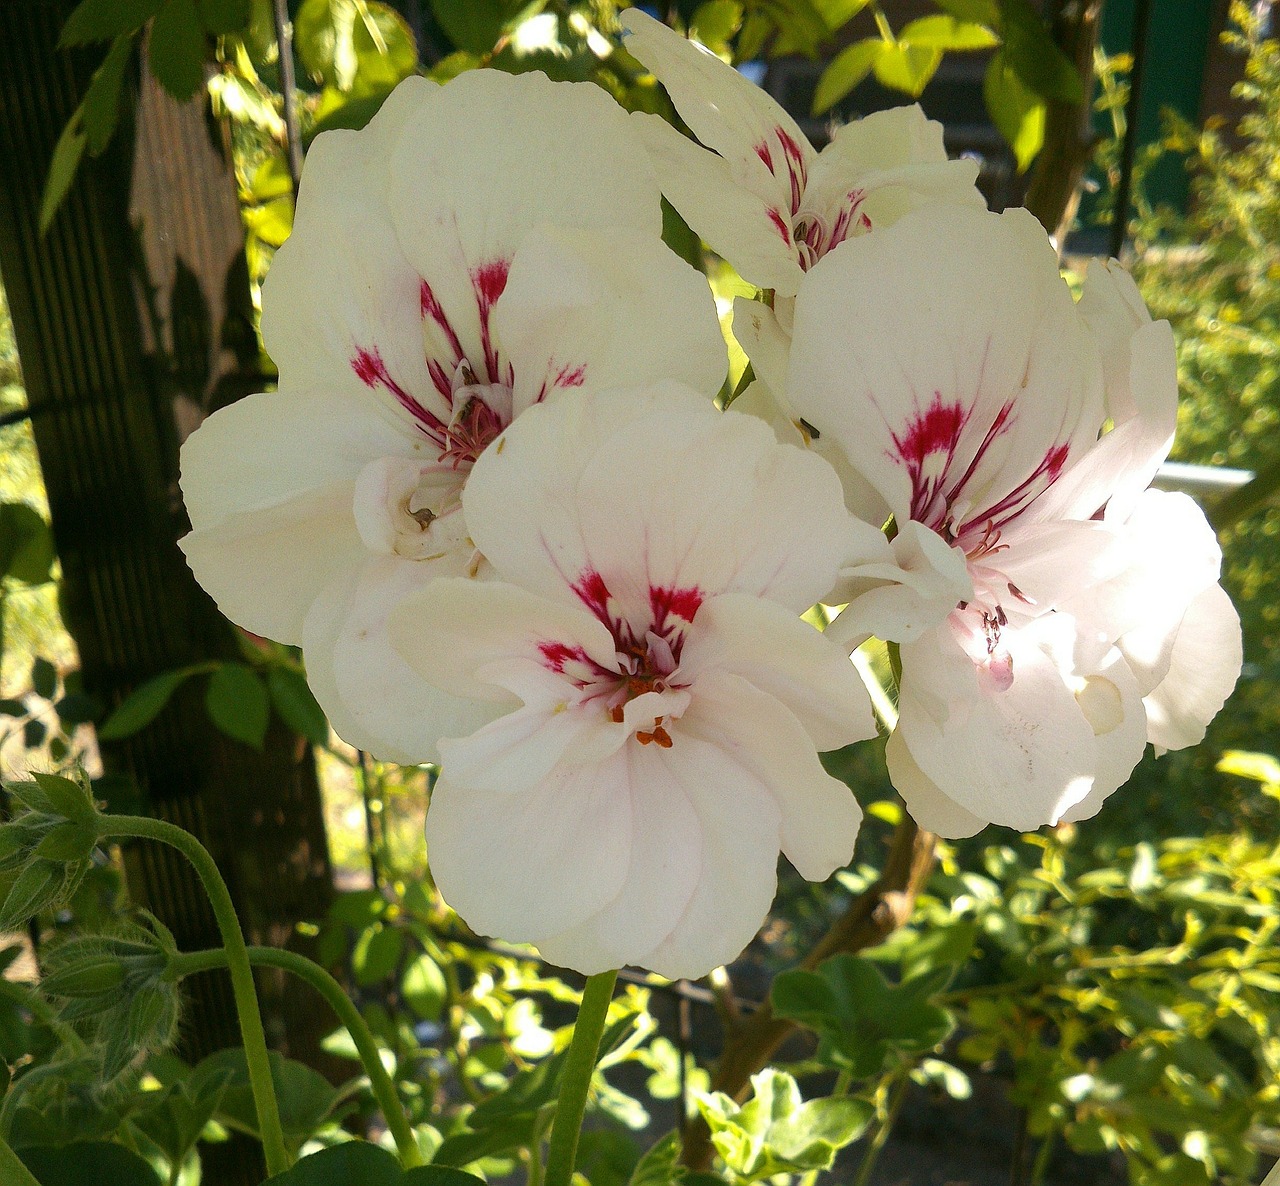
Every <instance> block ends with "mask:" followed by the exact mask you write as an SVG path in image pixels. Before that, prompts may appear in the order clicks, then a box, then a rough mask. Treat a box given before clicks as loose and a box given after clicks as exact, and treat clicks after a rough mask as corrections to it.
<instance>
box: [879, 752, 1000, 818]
mask: <svg viewBox="0 0 1280 1186" xmlns="http://www.w3.org/2000/svg"><path fill="white" fill-rule="evenodd" d="M884 756H885V760H886V762H887V763H888V765H889V779H890V781H891V782H892V783H893V785H894V787H895V788H897V791H898V793H899V794H900V795H901V796H902V798H903V801H904V802H905V803H906V804H907V811H908V812H909V814H910V815H911V818H912V819H913V820H915V821H916V823H917V824H919V825H920V827H921V828H922V829H923V830H924V831H926V832H936V833H937V834H938V835H939V836H945V837H946V838H947V839H948V840H959V839H961V838H962V837H965V836H976V835H977V834H978V833H979V832H981V831H982V829H983V828H985V827H986V826H987V822H988V821H987V820H984V819H979V818H978V816H976V815H974V814H973V812H971V811H967V810H966V809H965V808H963V807H961V806H960V804H959V803H957V802H956V801H955V800H954V799H951V798H949V797H948V796H946V795H945V794H943V792H942V791H941V790H939V789H938V786H937V784H936V783H934V782H933V781H932V780H931V779H929V778H928V777H926V775H925V774H924V772H923V771H922V770H921V769H920V767H919V766H917V765H916V761H915V759H914V758H913V757H912V756H911V751H910V750H909V749H908V748H907V746H906V743H905V742H904V741H903V740H902V734H901V733H899V732H896V731H895V732H894V733H893V734H892V736H890V738H889V740H888V743H887V744H886V745H885V750H884Z"/></svg>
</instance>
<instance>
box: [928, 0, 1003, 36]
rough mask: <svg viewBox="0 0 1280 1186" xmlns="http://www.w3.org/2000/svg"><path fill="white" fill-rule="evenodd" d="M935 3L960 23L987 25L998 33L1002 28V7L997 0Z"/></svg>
mask: <svg viewBox="0 0 1280 1186" xmlns="http://www.w3.org/2000/svg"><path fill="white" fill-rule="evenodd" d="M934 3H935V4H937V6H938V7H939V8H941V9H942V11H943V12H946V13H949V14H950V15H951V16H953V17H955V18H956V20H958V21H971V22H972V23H973V24H975V25H986V27H987V28H988V29H994V30H995V31H996V32H999V31H1000V29H1001V28H1002V18H1001V16H1000V5H999V4H998V3H997V2H996V0H934Z"/></svg>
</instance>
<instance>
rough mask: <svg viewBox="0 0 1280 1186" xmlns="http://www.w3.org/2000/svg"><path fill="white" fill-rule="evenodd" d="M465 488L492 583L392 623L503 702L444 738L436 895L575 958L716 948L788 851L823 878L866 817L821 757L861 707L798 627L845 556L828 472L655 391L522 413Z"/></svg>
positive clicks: (408, 609) (406, 611) (455, 678)
mask: <svg viewBox="0 0 1280 1186" xmlns="http://www.w3.org/2000/svg"><path fill="white" fill-rule="evenodd" d="M462 498H463V506H464V509H465V513H466V516H467V522H468V524H469V526H470V528H471V532H472V535H473V538H474V539H475V541H476V544H477V546H478V547H479V548H480V549H481V550H482V551H483V552H484V554H485V555H486V556H487V557H488V559H489V560H490V562H491V563H492V565H493V567H494V569H495V570H496V573H497V576H498V577H499V578H501V579H495V580H492V581H484V582H477V581H467V580H464V579H445V580H440V581H436V582H433V583H432V584H430V585H428V586H426V587H424V588H423V589H422V590H421V591H419V592H417V593H415V594H413V595H412V596H411V597H410V598H408V599H407V600H406V601H405V602H404V603H403V604H402V605H401V606H400V607H399V608H398V609H397V610H396V611H395V613H394V614H393V616H392V619H391V635H392V639H393V641H394V643H395V645H396V646H397V647H398V648H399V650H400V651H401V653H402V654H403V655H404V657H405V658H406V659H407V660H408V661H409V663H410V664H411V665H412V666H413V667H414V668H415V669H416V670H417V671H419V672H420V673H421V674H422V675H423V676H425V677H427V678H429V679H433V680H437V681H439V682H440V683H441V686H442V687H443V688H445V689H447V690H448V691H449V692H450V693H452V694H453V695H456V696H460V697H470V698H473V699H475V700H477V701H479V702H481V703H484V704H487V705H490V706H492V708H493V710H494V711H495V712H499V713H501V714H502V715H500V716H498V718H497V719H496V720H494V721H493V722H492V723H491V724H488V725H486V726H484V727H483V728H481V729H479V730H477V731H476V732H474V733H473V734H471V735H470V736H459V737H458V738H455V739H452V740H445V741H442V742H441V745H440V749H441V754H442V759H443V762H442V770H441V776H440V780H439V781H438V783H437V784H436V787H435V790H434V792H433V795H432V802H431V808H430V811H429V813H428V816H427V844H428V853H429V857H430V861H431V868H432V871H433V874H434V875H435V877H436V880H437V882H438V884H439V886H440V888H441V890H442V892H443V893H444V895H445V897H446V899H447V900H448V901H449V902H450V904H451V905H452V906H453V907H454V908H455V909H456V910H457V911H458V912H459V913H460V914H461V915H462V917H463V918H464V919H466V920H467V922H468V923H469V924H470V925H471V926H472V927H474V928H475V929H476V930H478V931H481V932H483V933H486V934H491V935H500V936H503V937H504V938H507V939H515V940H522V941H527V942H532V943H535V944H537V945H538V947H539V948H540V949H541V950H542V953H543V955H544V956H546V957H547V958H548V959H550V960H551V961H553V962H555V963H558V964H561V965H564V966H568V967H573V968H576V969H577V970H579V971H581V972H586V973H594V972H599V971H602V970H605V969H609V968H615V967H618V966H620V965H622V964H627V963H630V964H639V965H642V966H644V967H647V968H651V969H653V970H654V971H657V972H660V973H661V974H663V975H665V976H670V977H673V978H674V977H691V978H692V977H697V976H701V975H703V974H704V973H706V972H707V971H708V970H710V969H711V968H713V967H715V966H717V965H718V964H721V963H725V962H727V961H729V960H731V959H732V958H733V957H735V956H736V955H737V954H738V953H739V952H740V951H741V950H742V948H743V947H744V946H745V945H746V944H747V943H748V942H749V941H750V939H751V938H752V936H753V935H754V934H755V932H756V930H757V929H758V927H759V926H760V924H761V922H762V921H763V919H764V916H765V914H766V912H767V910H768V908H769V903H770V901H771V900H772V897H773V892H774V886H775V866H776V864H777V858H778V854H779V851H781V852H782V853H783V854H785V855H786V856H787V858H788V859H789V860H790V861H791V862H792V864H794V865H795V866H796V868H797V869H798V870H799V871H800V872H801V873H802V874H803V875H804V876H805V877H808V878H810V879H813V880H817V879H821V878H825V877H826V876H828V875H829V874H830V873H831V872H832V871H833V870H834V869H836V868H838V867H839V866H841V865H843V864H845V863H847V862H848V860H849V859H850V857H851V856H852V853H853V845H854V840H855V837H856V835H857V831H858V823H859V820H860V817H861V812H860V810H859V808H858V805H857V803H856V801H855V800H854V798H853V796H852V795H851V793H850V792H849V790H848V788H847V787H845V786H844V784H842V783H840V782H838V781H837V780H835V779H833V778H831V777H830V776H829V775H827V774H826V773H825V772H824V771H823V769H822V766H821V765H820V763H819V761H818V757H817V754H818V751H820V750H828V749H833V748H836V747H838V746H841V745H845V744H848V743H850V742H852V741H854V740H860V739H863V738H867V737H870V736H871V735H872V734H873V733H874V731H875V727H874V723H873V721H872V716H871V710H870V704H869V700H868V697H867V694H866V691H865V689H864V688H863V687H862V686H861V684H860V683H859V681H858V678H857V676H856V673H854V671H853V668H852V665H851V664H850V663H849V661H848V658H847V654H846V652H845V651H844V650H843V649H842V648H840V647H838V646H836V645H835V644H833V643H831V642H830V641H829V640H828V639H826V638H825V637H824V636H823V635H821V634H820V633H818V632H817V631H816V630H814V629H813V628H812V627H810V626H809V625H808V624H807V623H805V622H804V621H803V620H802V619H801V618H800V617H799V616H798V615H799V614H800V613H801V612H803V611H804V610H805V609H806V608H808V606H810V605H811V604H812V603H813V602H814V601H815V600H816V599H818V598H821V597H822V596H823V595H824V594H825V593H826V592H827V591H828V590H829V589H830V588H831V586H832V584H833V582H834V580H835V578H836V571H837V566H838V564H839V561H840V558H841V557H842V556H843V555H845V554H846V553H847V552H848V551H849V549H850V533H851V531H852V530H853V528H852V527H851V520H850V518H849V516H848V514H847V512H846V511H845V508H844V505H843V500H842V493H841V489H840V483H839V480H838V478H837V477H836V475H835V473H834V472H833V471H832V470H831V468H830V467H829V466H828V465H827V464H826V463H825V462H823V461H822V460H821V459H820V458H818V457H815V456H813V455H811V454H808V453H806V452H804V451H803V450H800V449H795V448H791V447H789V446H784V445H779V444H778V443H777V442H776V441H775V440H774V438H773V436H772V434H771V433H770V432H769V430H768V428H767V427H765V426H764V425H763V424H761V423H760V422H759V421H757V420H756V419H754V418H753V417H747V416H740V415H738V414H736V413H733V412H725V413H720V412H717V411H716V410H715V408H714V407H713V406H711V405H710V404H709V403H707V402H706V401H701V400H699V399H697V398H696V397H695V396H694V394H693V393H692V392H691V391H689V390H688V389H686V388H682V387H680V386H678V385H675V384H667V385H662V386H656V387H649V388H644V389H637V390H633V391H625V390H624V391H614V392H608V393H602V394H599V395H596V396H584V397H582V398H579V399H573V400H560V401H557V402H555V403H551V404H546V405H544V406H542V407H538V408H533V409H531V410H530V411H528V412H527V413H525V414H524V415H523V416H521V417H520V418H519V419H518V420H516V422H515V423H514V424H513V425H512V426H511V427H510V428H509V429H507V430H506V432H505V433H504V434H503V435H502V436H501V437H500V438H499V440H498V443H497V445H495V446H494V447H493V448H491V449H489V450H488V451H487V452H486V453H485V454H484V455H483V456H482V457H481V458H480V460H479V461H478V462H477V463H476V466H475V468H474V470H473V471H472V475H471V479H470V481H469V482H468V483H467V488H466V490H465V491H464V492H463V496H462Z"/></svg>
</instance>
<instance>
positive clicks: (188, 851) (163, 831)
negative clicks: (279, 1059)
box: [98, 815, 290, 1177]
mask: <svg viewBox="0 0 1280 1186" xmlns="http://www.w3.org/2000/svg"><path fill="white" fill-rule="evenodd" d="M98 829H99V830H98V839H99V840H107V839H113V838H118V837H122V836H133V837H137V838H140V839H146V840H158V841H159V842H160V843H161V844H168V845H170V846H171V847H173V848H176V849H177V850H178V851H179V852H180V853H182V855H183V856H185V857H186V858H187V860H189V861H190V862H191V864H192V866H193V867H194V868H195V871H196V874H197V875H198V876H199V878H200V880H201V882H202V883H203V884H204V890H205V893H206V894H208V895H209V903H210V905H211V906H212V907H213V916H214V918H215V919H216V920H217V923H218V933H219V934H221V936H222V942H223V944H224V945H225V946H226V957H227V970H228V971H229V972H230V973H231V989H232V993H233V994H234V997H235V1002H236V1014H237V1016H238V1018H239V1020H240V1040H241V1041H242V1042H243V1044H244V1054H245V1061H246V1063H247V1064H248V1067H249V1086H250V1088H251V1089H252V1091H253V1106H254V1109H255V1111H256V1112H257V1115H258V1131H259V1132H260V1133H261V1134H262V1152H263V1155H264V1156H265V1158H266V1162H267V1176H268V1177H274V1176H275V1175H276V1174H282V1173H284V1172H285V1170H287V1169H288V1168H289V1164H290V1157H289V1151H288V1149H287V1148H286V1147H285V1143H284V1130H283V1129H282V1128H281V1126H280V1108H279V1105H278V1104H277V1103H276V1093H275V1087H274V1085H273V1084H272V1082H271V1061H270V1059H269V1057H268V1055H267V1035H266V1033H265V1032H264V1030H263V1028H262V1014H261V1012H260V1011H259V1009H258V996H257V992H256V990H255V989H254V985H253V968H252V967H251V966H250V964H249V954H248V949H247V948H246V947H245V941H244V932H243V931H242V930H241V929H240V919H239V918H237V917H236V909H235V905H234V904H233V903H232V901H231V892H230V891H229V890H228V889H227V883H226V882H225V881H224V880H223V877H222V874H221V873H220V872H219V871H218V866H217V864H216V863H215V862H214V859H213V857H211V856H210V855H209V850H208V849H206V848H205V847H204V845H203V844H201V843H200V841H198V840H197V839H196V838H195V837H194V836H192V835H191V833H190V832H184V831H183V830H182V829H181V828H179V827H176V826H175V825H173V824H170V823H166V822H165V821H164V820H158V819H149V818H147V817H146V816H140V815H109V816H103V817H102V818H101V821H100V823H99V825H98Z"/></svg>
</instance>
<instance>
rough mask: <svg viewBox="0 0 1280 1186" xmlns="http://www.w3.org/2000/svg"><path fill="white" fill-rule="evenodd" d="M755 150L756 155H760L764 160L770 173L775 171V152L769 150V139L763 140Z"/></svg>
mask: <svg viewBox="0 0 1280 1186" xmlns="http://www.w3.org/2000/svg"><path fill="white" fill-rule="evenodd" d="M755 150H756V156H758V157H759V158H760V159H761V160H762V161H763V162H764V167H765V168H766V169H768V170H769V172H770V173H772V172H773V153H771V152H770V151H769V142H768V141H767V140H761V141H760V143H759V144H757V145H756V146H755Z"/></svg>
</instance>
